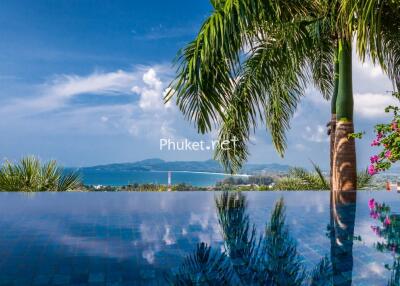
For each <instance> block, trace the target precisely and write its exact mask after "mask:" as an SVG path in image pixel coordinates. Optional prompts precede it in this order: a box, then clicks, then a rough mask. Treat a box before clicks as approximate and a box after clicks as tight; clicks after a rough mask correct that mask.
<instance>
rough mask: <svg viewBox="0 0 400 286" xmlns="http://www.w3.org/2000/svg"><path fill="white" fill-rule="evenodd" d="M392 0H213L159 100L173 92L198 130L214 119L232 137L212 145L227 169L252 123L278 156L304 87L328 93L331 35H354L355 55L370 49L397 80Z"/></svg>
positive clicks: (222, 134)
mask: <svg viewBox="0 0 400 286" xmlns="http://www.w3.org/2000/svg"><path fill="white" fill-rule="evenodd" d="M396 1H397V0H383V1H380V0H379V1H378V0H359V1H355V0H337V1H326V0H294V1H287V0H280V1H262V0H241V1H235V0H212V1H211V2H212V4H213V11H212V13H211V15H210V16H209V17H208V18H207V19H206V20H205V22H204V23H203V25H202V26H201V28H200V31H199V33H198V35H197V37H196V38H195V39H194V40H193V41H192V42H190V43H189V44H188V45H187V46H186V47H185V48H184V49H182V50H181V52H180V53H179V55H178V58H177V61H176V65H177V77H176V79H175V80H174V81H173V82H172V83H171V85H170V89H169V92H168V94H167V95H166V100H167V101H168V100H171V98H175V99H176V103H177V105H178V107H179V108H180V110H181V111H182V113H183V114H184V115H185V117H186V119H188V120H190V121H192V122H193V123H194V124H195V126H196V127H197V128H198V131H199V132H201V133H205V132H210V131H211V130H212V129H213V128H215V127H216V126H219V140H220V141H221V142H222V141H223V140H232V139H233V138H237V139H238V141H237V144H236V147H235V148H226V149H223V148H217V149H216V152H215V157H216V158H217V159H218V160H219V161H220V162H221V163H222V164H223V165H224V167H225V168H226V169H227V171H229V172H236V171H238V170H239V169H240V168H241V167H242V165H243V162H244V161H245V160H246V159H247V157H248V155H249V150H248V142H249V138H250V135H251V133H252V132H253V131H254V130H255V129H256V128H257V127H258V125H259V124H263V125H265V127H266V129H267V130H268V131H269V132H270V134H271V136H272V142H273V144H274V146H275V148H276V150H277V151H278V153H279V154H281V155H283V154H284V151H285V148H286V136H285V134H286V131H287V130H288V129H289V128H290V120H291V118H292V116H293V114H294V112H295V111H296V108H297V105H298V104H299V102H300V100H301V98H302V97H303V96H304V95H305V90H306V88H307V87H309V86H310V85H314V86H316V87H317V88H318V89H319V91H320V92H321V94H322V95H323V96H324V98H329V97H330V95H331V93H332V90H333V82H334V72H333V70H334V69H333V63H334V54H335V50H336V49H337V40H338V38H345V39H346V40H347V41H348V42H350V43H351V38H352V37H353V35H356V44H357V47H358V53H359V55H360V56H361V58H362V59H364V58H365V56H366V55H370V56H371V57H372V59H373V60H374V61H379V64H380V65H381V66H382V67H383V70H384V71H385V72H386V73H387V74H388V75H389V77H390V78H391V79H392V80H393V81H394V82H395V83H397V84H400V83H399V79H400V68H399V67H400V39H399V37H400V33H399V24H398V23H399V22H400V13H399V12H400V11H399V9H400V8H399V6H400V5H398V3H394V2H396ZM397 2H398V1H397ZM218 147H219V146H218Z"/></svg>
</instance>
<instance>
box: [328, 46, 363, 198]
mask: <svg viewBox="0 0 400 286" xmlns="http://www.w3.org/2000/svg"><path fill="white" fill-rule="evenodd" d="M351 52H352V51H351V39H339V90H338V95H337V99H336V120H337V123H336V130H335V143H334V153H333V168H332V189H333V191H354V190H356V189H357V171H356V170H357V167H356V147H355V142H354V139H353V138H349V135H350V134H352V133H354V126H353V105H354V103H353V85H352V84H353V83H352V62H351V60H352V54H351Z"/></svg>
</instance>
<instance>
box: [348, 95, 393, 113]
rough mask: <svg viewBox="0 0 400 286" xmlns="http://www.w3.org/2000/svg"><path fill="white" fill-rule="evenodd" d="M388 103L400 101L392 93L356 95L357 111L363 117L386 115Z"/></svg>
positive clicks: (355, 106) (355, 105)
mask: <svg viewBox="0 0 400 286" xmlns="http://www.w3.org/2000/svg"><path fill="white" fill-rule="evenodd" d="M388 105H399V101H398V100H397V99H395V98H394V97H393V96H391V95H390V94H387V95H383V94H374V93H363V94H361V93H356V94H355V95H354V108H355V112H356V114H357V115H360V116H361V117H363V118H381V117H386V116H387V113H385V107H387V106H388Z"/></svg>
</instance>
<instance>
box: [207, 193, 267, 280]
mask: <svg viewBox="0 0 400 286" xmlns="http://www.w3.org/2000/svg"><path fill="white" fill-rule="evenodd" d="M215 203H216V207H217V214H218V222H219V225H220V227H221V230H222V237H223V239H224V246H225V253H226V254H227V256H228V257H229V258H230V260H231V263H232V266H233V269H234V271H235V274H236V277H238V279H239V280H240V281H241V282H242V284H243V285H246V284H252V282H254V279H255V277H256V272H255V271H252V269H255V268H256V265H255V263H256V262H257V256H258V254H259V253H258V251H259V249H260V248H259V247H258V246H259V245H258V244H257V239H256V229H255V226H254V225H253V226H251V225H250V219H249V216H248V214H247V213H246V208H247V202H246V197H245V196H244V195H243V194H242V193H229V192H224V193H222V194H221V195H220V196H219V197H217V198H216V200H215Z"/></svg>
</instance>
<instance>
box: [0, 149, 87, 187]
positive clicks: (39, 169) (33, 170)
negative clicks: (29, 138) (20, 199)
mask: <svg viewBox="0 0 400 286" xmlns="http://www.w3.org/2000/svg"><path fill="white" fill-rule="evenodd" d="M78 185H80V176H79V174H78V173H76V172H72V173H68V174H64V172H63V170H62V169H61V168H60V167H58V166H57V162H56V161H50V162H48V163H45V164H43V165H41V162H40V160H39V159H38V158H35V157H33V156H30V157H25V158H23V159H21V161H20V162H19V164H13V163H10V162H6V163H5V164H4V165H3V166H2V168H1V169H0V191H7V192H40V191H66V190H71V189H75V188H76V187H77V186H78Z"/></svg>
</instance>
